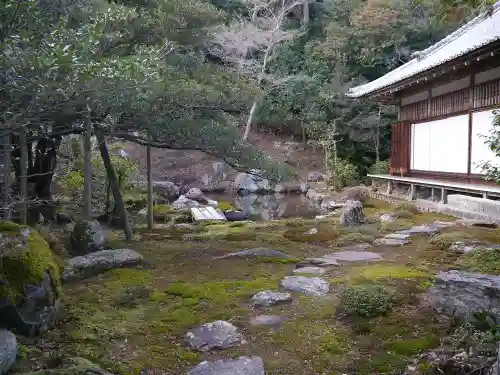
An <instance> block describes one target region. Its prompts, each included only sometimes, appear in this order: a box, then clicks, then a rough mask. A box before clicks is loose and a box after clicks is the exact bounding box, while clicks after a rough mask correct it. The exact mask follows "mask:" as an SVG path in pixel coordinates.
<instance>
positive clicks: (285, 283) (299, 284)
mask: <svg viewBox="0 0 500 375" xmlns="http://www.w3.org/2000/svg"><path fill="white" fill-rule="evenodd" d="M280 285H281V286H282V287H283V288H284V289H286V290H289V291H291V292H299V293H303V294H305V295H306V296H317V297H319V296H324V295H326V294H327V293H328V292H329V291H330V284H328V282H327V281H326V280H324V279H321V278H319V277H305V276H286V277H285V278H284V279H283V280H281V283H280Z"/></svg>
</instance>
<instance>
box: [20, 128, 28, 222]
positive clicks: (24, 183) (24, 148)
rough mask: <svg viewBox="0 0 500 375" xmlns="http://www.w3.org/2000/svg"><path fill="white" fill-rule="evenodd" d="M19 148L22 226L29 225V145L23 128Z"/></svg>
mask: <svg viewBox="0 0 500 375" xmlns="http://www.w3.org/2000/svg"><path fill="white" fill-rule="evenodd" d="M19 143H20V145H19V147H20V149H21V160H20V164H21V165H20V170H19V180H20V183H21V197H20V199H21V204H20V208H21V209H20V214H21V217H20V219H21V224H23V225H26V224H28V144H27V142H26V129H25V128H24V127H22V128H21V131H20V133H19Z"/></svg>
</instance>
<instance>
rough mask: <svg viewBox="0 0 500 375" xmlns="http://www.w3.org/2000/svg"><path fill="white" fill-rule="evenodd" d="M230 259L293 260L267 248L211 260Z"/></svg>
mask: <svg viewBox="0 0 500 375" xmlns="http://www.w3.org/2000/svg"><path fill="white" fill-rule="evenodd" d="M231 257H241V258H258V257H265V258H282V259H293V258H294V257H293V256H291V255H289V254H285V253H283V252H282V251H279V250H274V249H269V248H267V247H255V248H252V249H244V250H240V251H235V252H233V253H229V254H225V255H222V256H220V257H214V258H213V259H224V258H231Z"/></svg>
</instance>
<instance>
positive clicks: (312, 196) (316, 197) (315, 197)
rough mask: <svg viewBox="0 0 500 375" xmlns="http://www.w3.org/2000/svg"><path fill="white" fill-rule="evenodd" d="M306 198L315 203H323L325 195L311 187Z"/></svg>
mask: <svg viewBox="0 0 500 375" xmlns="http://www.w3.org/2000/svg"><path fill="white" fill-rule="evenodd" d="M306 198H307V199H309V200H311V201H313V202H315V203H321V202H322V201H323V198H324V196H323V194H320V193H318V192H317V191H316V190H314V189H309V190H307V193H306Z"/></svg>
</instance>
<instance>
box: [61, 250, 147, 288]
mask: <svg viewBox="0 0 500 375" xmlns="http://www.w3.org/2000/svg"><path fill="white" fill-rule="evenodd" d="M142 260H143V258H142V255H141V254H139V253H138V252H136V251H134V250H130V249H116V250H101V251H97V252H95V253H91V254H88V255H84V256H79V257H75V258H71V259H69V260H67V261H66V267H65V269H64V272H63V273H62V276H61V277H62V279H63V280H64V281H68V280H75V279H83V278H86V277H90V276H94V275H97V274H99V273H102V272H105V271H107V270H110V269H113V268H119V267H127V266H135V265H137V264H139V263H141V262H142Z"/></svg>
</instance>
